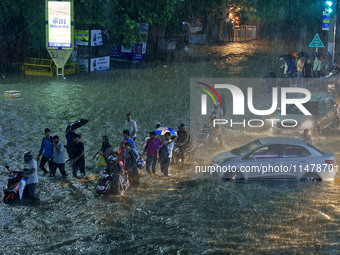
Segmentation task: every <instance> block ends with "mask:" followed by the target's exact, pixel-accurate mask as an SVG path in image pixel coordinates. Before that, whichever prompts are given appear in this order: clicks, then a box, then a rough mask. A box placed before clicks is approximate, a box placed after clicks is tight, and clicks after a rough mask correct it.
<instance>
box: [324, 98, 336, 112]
mask: <svg viewBox="0 0 340 255" xmlns="http://www.w3.org/2000/svg"><path fill="white" fill-rule="evenodd" d="M325 103H326V110H327V112H328V111H330V110H332V109H333V107H334V103H332V101H331V100H330V99H329V98H327V99H326V100H325Z"/></svg>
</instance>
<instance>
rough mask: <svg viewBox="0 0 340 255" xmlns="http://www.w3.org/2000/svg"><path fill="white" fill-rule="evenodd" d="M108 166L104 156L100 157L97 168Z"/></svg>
mask: <svg viewBox="0 0 340 255" xmlns="http://www.w3.org/2000/svg"><path fill="white" fill-rule="evenodd" d="M102 166H106V161H105V158H104V156H103V155H100V156H99V157H98V159H97V163H96V167H102Z"/></svg>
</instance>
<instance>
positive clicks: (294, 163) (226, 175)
mask: <svg viewBox="0 0 340 255" xmlns="http://www.w3.org/2000/svg"><path fill="white" fill-rule="evenodd" d="M209 167H210V171H213V172H214V173H215V174H217V176H218V177H219V178H222V179H234V180H235V179H245V180H251V179H293V180H303V181H332V180H333V179H334V177H335V175H336V172H337V166H336V165H335V162H334V153H333V152H331V151H327V150H321V149H319V148H317V147H315V146H314V145H312V144H309V143H307V142H305V141H303V140H302V139H299V138H291V137H265V138H260V139H257V140H255V141H252V142H250V143H248V144H246V145H244V146H241V147H239V148H236V149H233V150H230V151H225V152H222V153H219V154H217V155H216V156H215V157H214V158H213V160H212V162H211V164H210V166H209Z"/></svg>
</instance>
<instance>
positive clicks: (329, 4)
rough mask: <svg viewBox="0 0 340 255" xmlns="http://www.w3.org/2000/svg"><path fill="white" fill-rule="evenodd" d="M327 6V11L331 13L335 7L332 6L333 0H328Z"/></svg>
mask: <svg viewBox="0 0 340 255" xmlns="http://www.w3.org/2000/svg"><path fill="white" fill-rule="evenodd" d="M325 6H326V8H325V11H326V12H327V13H329V14H331V13H332V12H333V8H332V6H333V1H329V0H328V1H326V2H325Z"/></svg>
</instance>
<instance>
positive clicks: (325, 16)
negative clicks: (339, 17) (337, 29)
mask: <svg viewBox="0 0 340 255" xmlns="http://www.w3.org/2000/svg"><path fill="white" fill-rule="evenodd" d="M330 19H331V15H330V14H329V13H326V12H323V14H322V30H329V22H330Z"/></svg>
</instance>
